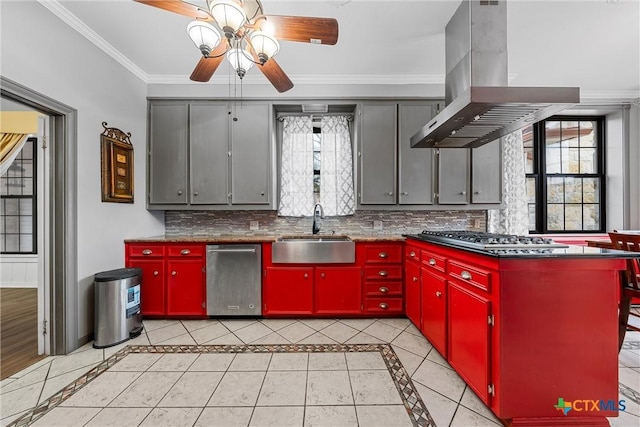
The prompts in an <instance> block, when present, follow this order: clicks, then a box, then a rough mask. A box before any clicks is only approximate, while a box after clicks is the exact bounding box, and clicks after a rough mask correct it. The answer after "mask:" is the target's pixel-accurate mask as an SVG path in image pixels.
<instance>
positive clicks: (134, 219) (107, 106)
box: [0, 1, 164, 338]
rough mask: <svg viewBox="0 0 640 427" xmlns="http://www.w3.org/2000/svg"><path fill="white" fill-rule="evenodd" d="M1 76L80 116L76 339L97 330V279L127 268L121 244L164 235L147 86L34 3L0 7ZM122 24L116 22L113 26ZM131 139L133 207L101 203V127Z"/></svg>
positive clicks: (2, 5)
mask: <svg viewBox="0 0 640 427" xmlns="http://www.w3.org/2000/svg"><path fill="white" fill-rule="evenodd" d="M0 7H1V9H0V15H1V25H0V28H1V30H0V31H1V33H0V37H1V49H0V50H1V58H0V61H1V62H0V67H1V68H0V71H1V72H2V75H3V76H4V77H6V78H8V79H11V80H13V81H15V82H17V83H19V84H22V85H24V86H26V87H28V88H30V89H32V90H34V91H37V92H39V93H41V94H43V95H46V96H48V97H50V98H53V99H55V100H56V101H58V102H61V103H64V104H66V105H69V106H70V107H72V108H75V109H76V110H77V111H78V129H77V141H78V147H77V158H78V164H77V165H73V167H76V168H77V182H78V188H77V196H78V200H77V203H78V208H77V209H78V211H77V218H78V229H77V231H78V241H77V248H78V260H77V265H78V272H77V273H78V317H79V318H78V336H79V338H83V337H86V336H87V335H89V334H91V333H92V331H93V286H92V283H93V274H95V273H97V272H99V271H104V270H109V269H113V268H119V267H122V266H123V265H124V245H123V240H124V239H125V238H128V237H140V236H149V235H157V234H162V233H163V232H164V216H163V214H162V213H151V212H149V211H147V210H146V209H145V194H144V193H145V187H146V185H145V157H146V156H145V144H146V99H145V98H146V84H145V83H144V82H142V81H141V80H139V79H138V78H136V77H135V76H134V75H132V74H131V73H130V72H128V71H127V70H125V69H124V68H123V67H122V66H120V65H119V64H118V63H116V62H115V61H114V60H113V59H111V58H110V57H109V56H107V55H106V54H105V53H104V52H103V51H101V50H99V49H98V48H97V47H95V45H93V44H92V43H90V42H89V41H88V40H87V39H86V38H84V37H83V36H81V35H80V34H78V33H77V32H76V31H74V30H73V29H72V28H70V27H69V26H68V25H67V24H65V23H63V22H62V21H61V20H60V19H58V18H57V17H56V16H55V15H53V14H52V13H51V12H49V11H48V10H47V9H46V8H44V7H43V6H41V5H40V4H38V3H36V2H31V1H29V2H4V1H3V2H0ZM114 25H117V23H114ZM103 121H106V122H107V123H108V125H109V126H113V127H117V128H120V129H122V130H123V131H125V132H131V135H132V137H131V141H132V143H133V145H134V150H135V176H134V180H135V181H134V182H135V187H134V188H135V195H134V197H135V203H134V204H117V203H102V202H101V196H100V150H99V149H100V133H101V132H102V130H103V128H102V125H101V123H102V122H103Z"/></svg>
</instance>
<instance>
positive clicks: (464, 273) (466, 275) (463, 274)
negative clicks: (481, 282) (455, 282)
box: [460, 271, 471, 280]
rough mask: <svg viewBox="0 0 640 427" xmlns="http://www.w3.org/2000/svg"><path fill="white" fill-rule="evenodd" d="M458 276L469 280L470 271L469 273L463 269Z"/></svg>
mask: <svg viewBox="0 0 640 427" xmlns="http://www.w3.org/2000/svg"><path fill="white" fill-rule="evenodd" d="M460 276H461V277H462V278H463V279H464V280H471V273H469V272H468V271H463V272H462V273H460Z"/></svg>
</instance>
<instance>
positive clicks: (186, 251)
mask: <svg viewBox="0 0 640 427" xmlns="http://www.w3.org/2000/svg"><path fill="white" fill-rule="evenodd" d="M190 253H191V251H190V250H189V249H183V250H181V251H180V255H189V254H190Z"/></svg>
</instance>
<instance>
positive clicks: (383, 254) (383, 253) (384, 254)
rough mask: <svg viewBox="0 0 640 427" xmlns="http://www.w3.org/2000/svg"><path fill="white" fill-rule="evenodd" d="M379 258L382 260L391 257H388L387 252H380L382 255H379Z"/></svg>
mask: <svg viewBox="0 0 640 427" xmlns="http://www.w3.org/2000/svg"><path fill="white" fill-rule="evenodd" d="M378 256H379V257H380V258H386V257H388V256H389V255H387V253H386V252H380V253H379V254H378Z"/></svg>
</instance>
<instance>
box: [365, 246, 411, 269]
mask: <svg viewBox="0 0 640 427" xmlns="http://www.w3.org/2000/svg"><path fill="white" fill-rule="evenodd" d="M365 262H366V263H367V264H372V263H394V262H398V263H400V262H402V244H399V243H398V244H383V245H366V247H365Z"/></svg>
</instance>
